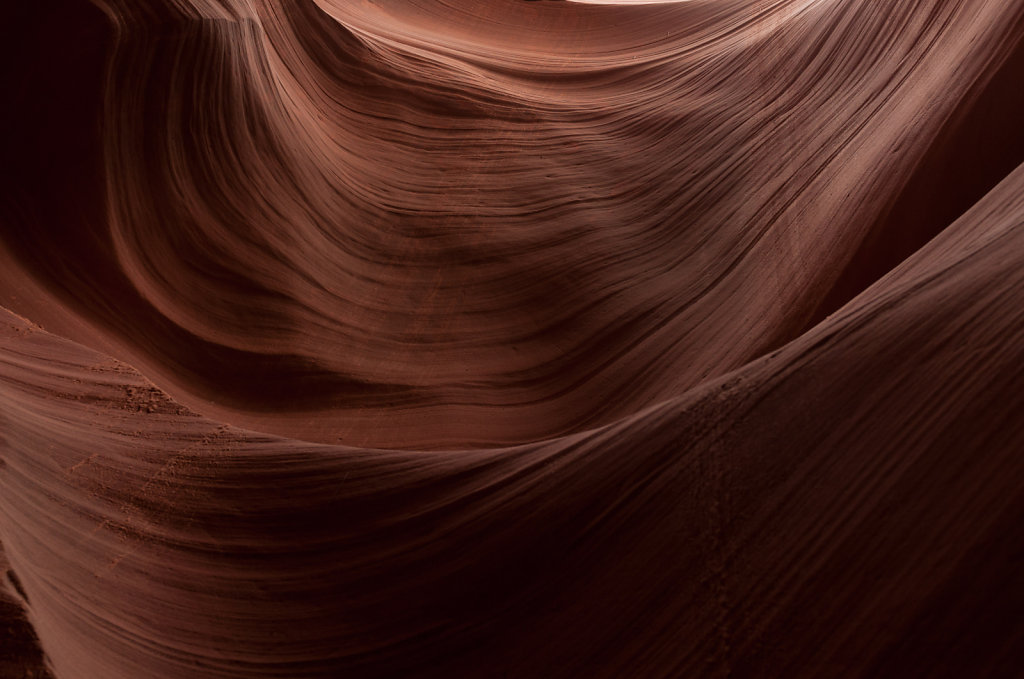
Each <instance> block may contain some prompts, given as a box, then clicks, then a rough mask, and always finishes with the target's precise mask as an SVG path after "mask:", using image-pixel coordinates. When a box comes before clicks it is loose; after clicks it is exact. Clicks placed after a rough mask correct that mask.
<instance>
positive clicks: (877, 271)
mask: <svg viewBox="0 0 1024 679" xmlns="http://www.w3.org/2000/svg"><path fill="white" fill-rule="evenodd" d="M1014 30H1015V33H1016V34H1017V35H1020V36H1022V38H1021V39H1020V40H1019V41H1018V43H1017V45H1016V46H1015V47H1014V48H1013V50H1012V51H1011V53H1010V54H1009V56H1008V57H1007V58H1006V60H1005V61H1004V62H1003V64H1002V65H1001V66H1000V67H999V69H998V70H997V71H996V72H995V73H994V74H993V75H992V77H991V78H990V79H988V80H981V81H979V82H978V83H977V84H976V85H975V87H974V88H973V89H972V90H971V92H969V93H968V94H967V96H966V97H964V99H963V101H962V102H961V104H960V106H959V107H958V109H957V110H956V111H955V112H954V114H953V115H952V116H951V117H950V119H949V121H947V123H946V125H945V126H944V128H943V129H942V131H941V132H940V133H939V135H938V136H937V137H936V139H935V140H934V143H933V144H932V145H931V148H930V149H929V150H928V152H927V153H926V154H925V156H924V157H923V158H922V160H921V163H920V165H919V166H918V167H917V169H916V170H915V172H914V174H913V176H912V177H911V179H910V181H909V182H908V183H907V185H906V186H905V187H904V188H903V191H902V192H901V193H900V194H899V196H898V197H897V199H896V200H895V202H894V203H893V205H892V207H891V208H890V209H889V210H888V212H887V213H886V214H885V215H884V216H883V217H882V218H881V219H880V220H879V221H878V223H877V224H876V225H875V226H874V227H873V228H872V229H871V231H870V232H869V233H868V235H867V237H866V238H865V239H864V241H863V242H862V244H861V247H860V249H859V250H858V251H857V252H856V253H855V254H854V256H853V258H852V259H851V260H850V262H849V264H848V265H847V266H846V268H845V269H844V270H843V272H842V274H841V275H840V276H839V278H838V280H837V281H836V283H835V284H834V285H833V287H832V289H831V290H830V291H829V293H828V294H827V295H826V296H825V298H824V300H823V301H822V302H821V304H820V305H819V306H818V309H817V311H816V312H815V313H814V316H813V317H812V319H811V322H810V324H809V325H808V326H807V328H810V327H813V326H814V325H817V324H818V323H819V322H821V321H822V320H823V319H824V318H825V317H827V316H828V315H829V314H831V313H833V312H834V311H836V310H837V309H839V308H840V307H842V306H843V305H845V304H846V303H847V302H849V301H850V300H851V299H853V298H854V297H856V296H857V295H858V294H860V293H861V292H862V291H864V290H865V289H867V288H868V287H870V286H871V285H872V284H873V283H874V282H875V281H877V280H878V279H880V278H882V277H883V276H884V275H885V274H887V273H888V272H889V271H891V270H892V269H894V268H895V267H897V266H898V265H899V264H900V263H901V262H903V261H904V260H906V259H907V258H908V257H910V256H911V255H912V254H914V253H915V252H917V251H918V250H919V249H921V247H923V246H924V245H925V244H926V243H928V241H930V240H931V239H932V238H934V237H935V236H937V235H938V234H939V233H941V232H942V231H943V230H944V229H945V228H946V227H948V226H949V225H950V224H952V223H953V222H955V221H956V220H957V219H958V218H959V217H960V216H961V215H963V214H964V213H965V212H967V211H968V210H969V209H970V208H971V207H972V206H973V205H974V204H975V203H977V202H978V201H979V200H981V199H982V198H983V197H984V196H985V195H986V194H987V193H988V192H989V191H991V190H992V189H993V188H995V186H996V185H998V184H999V182H1001V181H1002V180H1003V179H1005V178H1006V176H1007V175H1009V174H1010V173H1011V172H1012V171H1013V170H1014V169H1015V168H1017V167H1018V166H1019V165H1021V164H1022V163H1024V85H1022V82H1024V21H1018V24H1017V26H1016V28H1015V29H1014ZM805 330H806V328H805Z"/></svg>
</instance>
